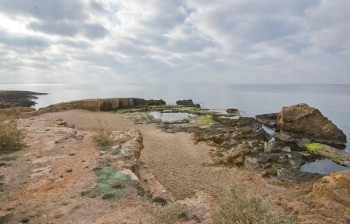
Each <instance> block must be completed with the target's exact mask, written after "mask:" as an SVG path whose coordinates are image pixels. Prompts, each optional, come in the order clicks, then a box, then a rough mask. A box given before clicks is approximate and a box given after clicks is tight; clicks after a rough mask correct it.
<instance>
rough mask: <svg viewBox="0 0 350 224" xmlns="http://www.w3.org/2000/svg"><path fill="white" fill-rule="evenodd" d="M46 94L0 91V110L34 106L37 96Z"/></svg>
mask: <svg viewBox="0 0 350 224" xmlns="http://www.w3.org/2000/svg"><path fill="white" fill-rule="evenodd" d="M46 94H47V93H37V92H31V91H4V90H0V109H4V108H11V107H32V106H35V104H36V103H35V99H38V97H37V96H40V95H46Z"/></svg>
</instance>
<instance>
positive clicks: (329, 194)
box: [290, 170, 350, 224]
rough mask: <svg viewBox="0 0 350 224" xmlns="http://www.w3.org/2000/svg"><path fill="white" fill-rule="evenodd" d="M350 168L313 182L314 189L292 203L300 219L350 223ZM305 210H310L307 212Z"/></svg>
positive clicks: (341, 223) (336, 223)
mask: <svg viewBox="0 0 350 224" xmlns="http://www.w3.org/2000/svg"><path fill="white" fill-rule="evenodd" d="M349 194H350V170H344V171H338V172H334V173H332V174H330V175H329V176H325V177H323V178H322V179H321V180H320V181H317V182H316V183H314V184H313V188H312V191H311V192H310V193H309V194H307V195H306V196H303V197H300V198H299V200H298V201H296V202H295V203H294V204H292V205H290V206H291V207H293V210H294V211H295V213H301V214H302V215H300V216H299V221H306V220H313V221H316V222H318V223H335V224H344V223H350V197H348V196H349ZM305 210H307V211H309V212H308V213H307V214H305V212H304V211H305Z"/></svg>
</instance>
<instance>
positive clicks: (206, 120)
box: [200, 115, 216, 125]
mask: <svg viewBox="0 0 350 224" xmlns="http://www.w3.org/2000/svg"><path fill="white" fill-rule="evenodd" d="M215 123H216V122H215V121H214V120H213V116H212V115H205V116H201V117H200V124H202V125H213V124H215Z"/></svg>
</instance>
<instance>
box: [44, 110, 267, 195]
mask: <svg viewBox="0 0 350 224" xmlns="http://www.w3.org/2000/svg"><path fill="white" fill-rule="evenodd" d="M40 117H43V118H50V119H57V118H60V119H63V120H65V121H67V122H68V123H69V124H74V125H75V128H77V129H78V130H93V129H101V128H102V129H104V130H128V129H139V130H140V131H141V133H142V135H143V137H144V139H143V141H144V149H143V151H142V154H141V160H142V161H143V162H144V164H145V165H146V166H148V167H149V168H150V170H151V172H152V173H153V175H154V176H155V177H156V179H157V180H158V181H159V182H160V183H161V184H162V185H163V186H164V187H165V188H166V189H168V190H169V191H171V192H172V193H173V195H174V196H175V197H176V199H183V198H185V197H192V196H193V195H194V193H195V192H197V191H204V192H207V193H209V194H211V195H212V196H214V197H220V196H222V195H224V194H225V193H227V191H228V189H229V186H230V185H231V184H233V183H243V182H245V183H246V184H249V185H252V184H253V185H254V184H255V180H256V179H257V178H259V177H258V176H257V175H255V174H253V173H250V172H244V171H243V170H241V171H240V172H237V169H235V168H225V167H215V166H210V164H211V163H212V162H211V159H210V156H209V154H208V152H209V150H210V147H209V146H207V145H205V144H204V143H199V144H194V143H193V141H192V140H191V135H190V134H189V133H183V132H180V133H174V134H173V133H164V132H162V131H161V130H160V129H157V128H156V127H155V126H152V125H137V124H134V122H132V121H130V120H128V119H126V118H123V117H122V116H121V115H119V114H115V113H108V112H88V111H84V110H71V111H65V112H58V113H48V114H43V115H41V116H40ZM208 164H209V165H208ZM259 183H260V184H261V180H260V181H259ZM257 187H258V186H257Z"/></svg>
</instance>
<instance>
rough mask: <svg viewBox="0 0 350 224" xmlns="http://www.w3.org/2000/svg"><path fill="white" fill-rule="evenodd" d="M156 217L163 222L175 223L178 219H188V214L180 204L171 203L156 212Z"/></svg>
mask: <svg viewBox="0 0 350 224" xmlns="http://www.w3.org/2000/svg"><path fill="white" fill-rule="evenodd" d="M155 217H156V218H157V219H158V220H159V222H161V223H175V222H176V221H179V220H184V219H187V214H186V211H185V210H184V209H182V208H181V207H180V206H179V205H177V204H174V203H170V204H167V205H165V206H162V207H160V208H159V209H158V210H157V212H156V213H155Z"/></svg>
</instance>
